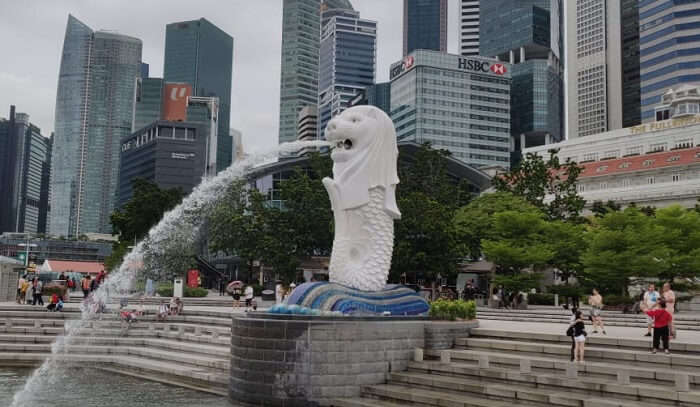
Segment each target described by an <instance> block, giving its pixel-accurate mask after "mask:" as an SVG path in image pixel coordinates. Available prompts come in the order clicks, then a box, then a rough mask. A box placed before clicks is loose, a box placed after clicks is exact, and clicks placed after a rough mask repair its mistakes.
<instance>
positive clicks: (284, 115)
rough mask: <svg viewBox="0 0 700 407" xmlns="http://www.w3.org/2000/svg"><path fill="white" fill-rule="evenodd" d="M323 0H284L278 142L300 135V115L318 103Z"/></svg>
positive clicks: (294, 138) (293, 138) (292, 139)
mask: <svg viewBox="0 0 700 407" xmlns="http://www.w3.org/2000/svg"><path fill="white" fill-rule="evenodd" d="M320 8H321V1H320V0H284V3H283V11H282V72H281V81H280V120H279V123H280V130H279V142H280V143H284V142H288V141H294V140H296V138H297V118H298V115H299V112H300V111H301V109H302V108H303V107H304V106H306V105H316V104H317V103H318V49H319V38H320V30H321V18H320Z"/></svg>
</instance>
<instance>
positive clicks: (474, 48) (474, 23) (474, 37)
mask: <svg viewBox="0 0 700 407" xmlns="http://www.w3.org/2000/svg"><path fill="white" fill-rule="evenodd" d="M479 2H480V0H462V4H461V6H462V7H461V10H460V16H459V21H460V27H461V29H460V34H461V35H460V37H459V53H460V54H462V55H464V56H477V55H479Z"/></svg>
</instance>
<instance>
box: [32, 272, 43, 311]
mask: <svg viewBox="0 0 700 407" xmlns="http://www.w3.org/2000/svg"><path fill="white" fill-rule="evenodd" d="M43 288H44V285H43V284H42V283H41V280H39V279H38V278H37V279H36V284H35V285H34V301H33V302H32V305H36V304H37V303H38V304H39V305H41V306H42V307H43V306H44V299H43V298H41V291H42V289H43Z"/></svg>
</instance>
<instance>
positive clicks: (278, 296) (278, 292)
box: [275, 281, 284, 304]
mask: <svg viewBox="0 0 700 407" xmlns="http://www.w3.org/2000/svg"><path fill="white" fill-rule="evenodd" d="M283 299H284V286H283V285H282V283H281V282H280V281H278V282H277V285H275V302H276V303H277V304H280V303H281V302H282V300H283Z"/></svg>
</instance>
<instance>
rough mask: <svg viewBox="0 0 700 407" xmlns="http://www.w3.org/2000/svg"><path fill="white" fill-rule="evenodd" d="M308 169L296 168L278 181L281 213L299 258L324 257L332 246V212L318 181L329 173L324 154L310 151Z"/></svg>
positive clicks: (329, 167)
mask: <svg viewBox="0 0 700 407" xmlns="http://www.w3.org/2000/svg"><path fill="white" fill-rule="evenodd" d="M309 163H310V168H308V169H302V168H297V169H296V170H295V172H294V174H293V175H292V176H291V177H290V178H289V179H287V180H285V181H282V183H281V186H280V187H281V192H280V195H281V199H282V200H283V202H284V206H283V216H284V218H285V219H286V222H287V225H288V228H289V229H290V234H289V235H288V236H286V238H287V239H292V240H293V241H294V245H295V252H296V254H297V255H298V256H299V257H300V258H304V257H310V256H328V255H330V253H331V248H332V245H333V211H332V210H331V203H330V200H329V199H328V193H327V192H326V189H325V187H324V186H323V183H322V182H321V180H322V179H323V177H327V176H331V167H332V163H333V162H332V161H331V159H330V157H329V156H328V155H320V154H318V153H312V154H311V156H310V157H309Z"/></svg>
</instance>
